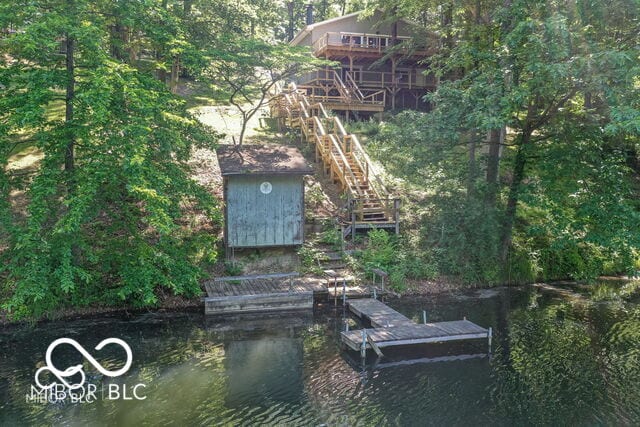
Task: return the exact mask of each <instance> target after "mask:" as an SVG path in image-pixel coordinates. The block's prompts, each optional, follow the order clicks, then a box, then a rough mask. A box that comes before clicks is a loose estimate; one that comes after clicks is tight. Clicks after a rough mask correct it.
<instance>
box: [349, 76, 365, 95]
mask: <svg viewBox="0 0 640 427" xmlns="http://www.w3.org/2000/svg"><path fill="white" fill-rule="evenodd" d="M346 76H347V78H346V79H345V80H346V81H347V83H348V84H349V85H350V86H351V87H352V88H353V90H354V91H355V93H356V95H357V98H358V100H360V101H363V100H364V95H363V94H362V92H361V91H360V88H359V87H358V84H357V83H356V82H355V80H353V76H352V75H351V72H347V73H346Z"/></svg>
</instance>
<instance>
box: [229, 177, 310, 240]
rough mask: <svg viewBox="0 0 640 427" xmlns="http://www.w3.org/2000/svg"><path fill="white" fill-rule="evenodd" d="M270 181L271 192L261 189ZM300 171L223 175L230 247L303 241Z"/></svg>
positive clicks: (302, 199) (302, 187) (302, 198)
mask: <svg viewBox="0 0 640 427" xmlns="http://www.w3.org/2000/svg"><path fill="white" fill-rule="evenodd" d="M263 182H269V183H271V187H272V189H271V193H269V194H264V193H262V191H261V190H260V185H261V184H262V183H263ZM303 191H304V186H303V181H302V176H301V175H286V176H285V175H280V176H278V175H255V176H251V175H237V176H235V175H234V176H229V177H227V178H226V185H225V198H226V227H225V228H226V239H227V246H229V247H233V248H243V247H244V248H253V247H262V246H292V245H301V244H302V243H303V241H304V237H303V230H304V196H303V194H304V193H303Z"/></svg>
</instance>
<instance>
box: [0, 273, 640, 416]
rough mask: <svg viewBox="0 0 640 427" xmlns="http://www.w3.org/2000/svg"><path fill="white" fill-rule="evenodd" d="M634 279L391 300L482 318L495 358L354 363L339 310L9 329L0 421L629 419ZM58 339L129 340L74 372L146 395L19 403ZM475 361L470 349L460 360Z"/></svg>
mask: <svg viewBox="0 0 640 427" xmlns="http://www.w3.org/2000/svg"><path fill="white" fill-rule="evenodd" d="M638 288H639V287H638V285H637V284H635V283H611V282H607V283H602V284H600V285H599V286H596V287H591V288H589V287H581V286H575V285H570V286H562V287H560V291H558V287H534V286H532V287H525V288H517V289H515V288H514V289H508V288H506V289H500V290H498V291H494V292H493V294H491V293H487V292H484V293H473V292H472V293H468V294H464V295H460V296H456V297H441V298H437V299H429V300H412V301H403V300H392V301H390V302H389V303H390V305H392V306H393V307H394V308H395V309H397V310H399V311H400V312H402V313H403V314H405V315H407V316H409V317H411V318H415V319H420V318H421V316H422V310H427V312H428V317H429V320H430V321H440V320H451V319H455V318H461V317H463V316H466V317H467V318H469V319H470V320H472V321H474V322H476V323H478V324H480V325H483V326H487V327H488V326H492V327H494V330H495V335H494V337H495V339H494V352H493V355H492V357H491V358H488V357H485V354H486V342H482V343H477V344H471V347H469V346H468V343H467V344H460V345H456V346H451V345H446V346H445V345H436V346H425V347H423V348H416V349H413V350H412V351H409V352H404V353H402V354H398V355H397V357H396V355H394V354H393V353H392V352H390V353H389V354H387V355H386V357H385V358H382V359H380V360H376V358H375V357H374V356H373V355H371V356H370V359H369V360H368V363H367V364H366V365H365V366H362V365H361V364H360V360H359V358H358V356H357V355H354V356H355V357H353V358H350V357H349V355H348V354H347V355H345V354H344V353H342V352H341V351H340V348H339V331H340V330H341V329H342V327H343V324H344V323H343V319H342V311H341V310H338V311H337V313H336V312H333V311H332V310H331V309H328V310H325V311H319V312H316V313H315V315H314V316H311V315H309V316H294V317H289V318H282V317H280V316H276V317H271V318H264V317H258V316H249V317H245V318H234V319H231V320H228V319H227V320H224V321H221V320H219V319H212V318H209V319H205V318H204V316H202V315H201V314H199V313H181V314H173V315H169V314H163V315H156V314H146V315H139V316H135V317H133V318H121V317H118V316H113V317H105V318H102V319H99V320H91V321H87V320H78V321H73V322H67V323H57V322H52V323H48V324H42V325H39V326H37V327H36V328H33V329H31V328H17V329H16V328H7V329H6V330H4V331H2V332H1V333H0V425H33V424H66V425H87V424H90V425H113V424H118V425H175V424H180V425H216V424H223V425H256V424H266V425H282V424H287V425H309V424H312V425H314V424H315V425H318V424H322V423H324V424H328V425H451V424H454V425H484V424H492V425H496V424H497V425H514V424H517V425H529V424H535V425H555V424H575V425H591V424H638V423H640V409H639V408H640V405H639V404H638V401H639V399H640V307H639V306H638V303H637V295H638V294H637V289H638ZM352 323H353V322H352ZM61 336H68V337H71V338H74V339H76V340H77V341H78V342H81V343H83V345H84V346H85V347H86V348H92V347H93V346H95V345H96V344H97V343H98V342H100V341H101V340H102V339H104V338H106V337H110V336H116V337H119V338H122V339H124V340H125V341H127V342H128V343H130V344H131V345H132V348H133V354H134V362H133V365H132V369H131V370H130V371H129V372H128V373H127V375H126V376H125V377H122V378H118V379H113V380H112V379H105V378H102V377H100V376H99V375H97V374H96V373H95V372H93V371H92V370H91V367H90V366H86V363H85V367H86V371H87V373H90V374H91V377H90V378H91V381H92V382H94V383H96V384H98V385H105V384H108V383H110V382H116V383H119V384H121V385H126V384H136V383H144V384H146V389H145V390H144V391H145V395H146V397H147V398H146V399H145V400H141V401H136V400H132V401H123V400H106V399H101V400H98V401H97V402H94V403H92V404H82V405H78V404H75V405H74V404H68V403H64V404H44V405H42V404H41V405H38V404H33V403H29V402H27V401H26V399H25V394H26V393H27V392H28V390H29V387H30V386H31V384H32V383H33V375H34V372H35V370H36V369H37V367H38V366H42V363H43V361H44V352H45V351H46V347H47V346H48V344H49V343H50V342H51V341H53V340H54V339H56V338H58V337H61ZM474 354H475V355H480V356H482V357H468V356H462V357H461V355H474ZM452 356H453V357H452ZM56 357H58V358H61V359H64V360H60V361H59V362H60V363H59V364H60V366H62V365H64V364H65V363H67V364H69V363H72V362H73V363H77V362H78V360H80V359H81V357H79V356H78V355H77V354H73V352H66V351H65V352H60V353H59V354H58V355H57V356H56ZM118 357H119V355H118V353H117V351H115V352H114V353H113V354H109V353H108V352H105V353H104V354H101V358H100V359H99V360H101V361H103V362H105V363H108V362H109V361H110V362H111V363H112V364H115V365H117V363H118ZM411 358H413V359H415V360H414V361H415V362H418V363H413V364H409V363H407V359H411ZM426 358H429V360H425V359H426ZM438 358H439V359H438ZM425 362H429V363H425ZM80 363H82V361H81V360H80Z"/></svg>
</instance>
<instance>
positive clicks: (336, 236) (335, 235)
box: [320, 224, 342, 250]
mask: <svg viewBox="0 0 640 427" xmlns="http://www.w3.org/2000/svg"><path fill="white" fill-rule="evenodd" d="M320 243H324V244H325V245H329V246H331V247H332V249H334V250H340V249H342V233H341V232H340V230H339V229H338V228H337V227H335V225H334V224H331V225H330V226H329V227H328V228H327V229H326V230H324V231H323V232H322V234H320Z"/></svg>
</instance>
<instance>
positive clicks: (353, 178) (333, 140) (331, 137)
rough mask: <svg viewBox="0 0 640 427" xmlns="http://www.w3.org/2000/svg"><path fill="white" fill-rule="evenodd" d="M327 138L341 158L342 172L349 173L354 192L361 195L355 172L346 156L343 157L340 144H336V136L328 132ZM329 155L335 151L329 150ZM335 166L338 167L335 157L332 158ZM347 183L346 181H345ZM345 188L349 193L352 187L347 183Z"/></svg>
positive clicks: (351, 191)
mask: <svg viewBox="0 0 640 427" xmlns="http://www.w3.org/2000/svg"><path fill="white" fill-rule="evenodd" d="M328 136H329V140H330V141H331V144H332V145H333V147H335V148H336V151H337V152H338V154H339V156H340V160H342V164H343V168H341V169H342V172H343V174H344V173H345V172H348V173H349V177H350V178H351V182H352V183H353V184H354V186H355V188H356V191H355V192H356V193H357V195H358V196H360V197H361V196H362V195H363V194H362V190H361V189H360V186H359V183H358V180H357V179H356V176H355V174H354V173H353V170H351V166H350V165H349V162H348V161H347V158H346V157H345V155H344V153H343V152H342V149H341V148H340V144H338V141H337V140H336V137H335V136H334V135H332V134H329V135H328ZM330 154H331V156H332V157H334V156H335V153H334V152H333V151H331V152H330ZM334 161H335V163H336V166H338V167H340V163H338V162H337V159H334ZM347 184H348V182H347ZM347 188H348V190H349V192H350V193H353V189H352V188H351V186H350V185H347Z"/></svg>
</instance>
